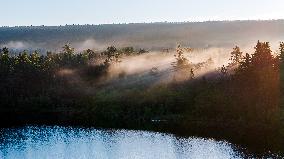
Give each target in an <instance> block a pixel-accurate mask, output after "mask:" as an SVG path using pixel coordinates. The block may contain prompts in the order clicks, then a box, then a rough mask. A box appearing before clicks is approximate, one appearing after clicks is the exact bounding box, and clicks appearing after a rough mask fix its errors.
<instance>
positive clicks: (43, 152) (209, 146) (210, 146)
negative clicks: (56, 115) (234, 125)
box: [0, 126, 242, 159]
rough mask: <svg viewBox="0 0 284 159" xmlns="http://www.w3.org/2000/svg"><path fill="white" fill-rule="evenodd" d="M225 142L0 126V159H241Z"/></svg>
mask: <svg viewBox="0 0 284 159" xmlns="http://www.w3.org/2000/svg"><path fill="white" fill-rule="evenodd" d="M233 147H234V146H233V145H231V144H229V143H227V142H217V141H214V140H209V139H202V138H177V137H175V136H174V135H168V134H162V133H153V132H146V131H127V130H104V129H90V128H88V129H84V128H72V127H58V126H55V127H36V126H35V127H34V126H29V127H21V128H9V129H7V128H6V129H0V158H1V159H191V158H194V159H195V158H200V159H203V158H204V159H211V158H212V159H214V158H216V159H227V158H242V155H241V153H240V152H238V151H237V150H235V149H234V148H233Z"/></svg>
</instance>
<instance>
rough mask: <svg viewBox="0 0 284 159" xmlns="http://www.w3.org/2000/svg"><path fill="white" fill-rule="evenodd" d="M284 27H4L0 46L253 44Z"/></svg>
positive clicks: (275, 37)
mask: <svg viewBox="0 0 284 159" xmlns="http://www.w3.org/2000/svg"><path fill="white" fill-rule="evenodd" d="M283 28H284V21H283V20H266V21H211V22H210V21H209V22H184V23H138V24H105V25H75V24H74V25H66V26H16V27H0V46H2V47H9V48H10V49H14V50H21V51H23V50H24V49H25V50H34V49H41V50H44V51H55V50H59V49H60V48H61V46H63V45H64V44H65V43H66V42H70V43H72V44H73V45H74V47H75V48H76V49H81V50H84V49H88V48H90V49H94V48H95V49H102V50H103V49H105V48H106V47H107V46H110V45H115V46H117V47H125V46H133V47H135V48H146V49H161V48H175V46H176V43H177V42H178V43H180V44H182V45H185V46H190V47H193V48H206V47H231V46H233V45H236V44H237V45H239V46H241V47H250V46H252V45H253V44H254V43H255V41H257V40H258V39H263V40H265V41H270V42H273V43H276V42H278V41H279V40H280V39H281V38H283V36H284V34H283V33H284V29H283Z"/></svg>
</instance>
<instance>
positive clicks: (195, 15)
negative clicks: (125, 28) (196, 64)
mask: <svg viewBox="0 0 284 159" xmlns="http://www.w3.org/2000/svg"><path fill="white" fill-rule="evenodd" d="M0 6H1V7H0V26H23V25H25V26H27V25H65V24H112V23H141V22H164V21H168V22H184V21H209V20H259V19H265V20H266V19H284V0H0Z"/></svg>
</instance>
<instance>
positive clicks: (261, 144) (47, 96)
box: [0, 42, 284, 151]
mask: <svg viewBox="0 0 284 159" xmlns="http://www.w3.org/2000/svg"><path fill="white" fill-rule="evenodd" d="M142 53H147V51H145V50H143V49H140V50H135V49H134V48H132V47H126V48H123V49H117V48H116V47H114V46H111V47H108V48H107V49H106V50H105V51H103V52H100V53H97V52H94V51H92V50H86V51H84V52H83V53H75V52H74V49H73V48H72V47H70V46H69V45H65V46H64V47H63V50H62V51H61V52H60V53H47V54H46V55H40V54H39V53H38V52H33V53H31V54H28V53H27V52H22V53H20V54H18V55H15V56H12V55H11V54H10V53H9V50H8V49H7V48H3V49H1V54H0V66H1V67H0V72H1V73H0V80H1V83H0V111H1V114H2V115H1V116H2V117H1V118H2V119H3V120H4V119H5V118H6V119H7V118H8V119H10V120H15V119H19V120H21V122H22V123H41V121H43V123H49V122H50V123H55V124H62V123H63V124H80V125H92V126H102V127H116V128H118V127H122V128H137V129H155V130H161V131H174V132H176V133H181V134H182V135H198V136H209V137H215V138H222V139H228V140H230V141H232V142H234V143H240V144H243V145H246V146H248V147H250V148H255V149H256V150H261V151H262V150H273V151H280V150H283V149H281V148H282V146H283V133H284V131H283V120H282V121H281V119H283V117H284V115H283V113H281V112H283V107H282V106H281V105H282V103H281V101H283V99H284V97H283V83H284V81H283V78H282V77H283V73H284V71H283V70H284V69H283V66H284V60H283V59H284V43H281V44H280V49H279V51H278V52H277V54H274V53H272V51H271V48H270V45H269V43H268V42H257V45H256V46H255V51H254V52H253V53H251V54H248V53H246V54H244V53H243V52H242V51H241V49H240V48H239V47H235V48H234V49H233V51H232V52H231V55H232V56H231V58H230V63H229V64H228V66H222V68H221V70H220V73H219V76H218V78H216V79H206V78H205V77H204V78H200V79H199V78H197V79H194V77H193V76H192V74H194V72H193V70H191V71H189V72H190V73H191V78H189V80H187V81H185V82H182V83H175V82H172V83H170V84H160V85H157V86H152V87H144V88H141V87H138V86H137V87H131V88H123V89H119V88H115V89H104V88H97V87H94V86H93V85H92V84H91V83H92V81H96V80H97V79H98V78H99V77H101V76H103V75H104V74H106V73H107V70H108V67H109V66H110V65H111V64H113V63H116V62H119V61H120V57H121V56H132V55H139V54H142ZM173 58H176V62H175V63H174V64H173V67H174V68H179V67H184V66H186V65H188V63H189V62H188V59H186V58H185V56H183V52H182V51H181V50H180V48H179V47H178V49H177V54H176V56H175V57H173ZM189 60H190V59H189ZM97 61H99V62H98V63H97ZM94 62H95V63H97V64H96V65H93V64H92V63H94ZM188 68H190V67H188ZM62 69H73V70H74V69H80V71H79V72H80V74H79V75H80V77H81V78H82V79H84V80H86V81H87V82H89V84H90V85H87V87H82V86H81V85H76V84H70V82H68V80H69V79H68V78H66V77H62V76H60V75H59V74H58V72H59V71H60V70H62ZM280 77H281V78H280ZM88 87H94V91H93V92H92V93H84V92H86V91H82V89H86V88H88ZM25 115H26V116H25ZM29 115H33V117H32V118H31V117H30V118H29ZM18 116H21V117H19V118H18ZM6 121H7V120H6ZM4 123H5V122H4Z"/></svg>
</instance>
